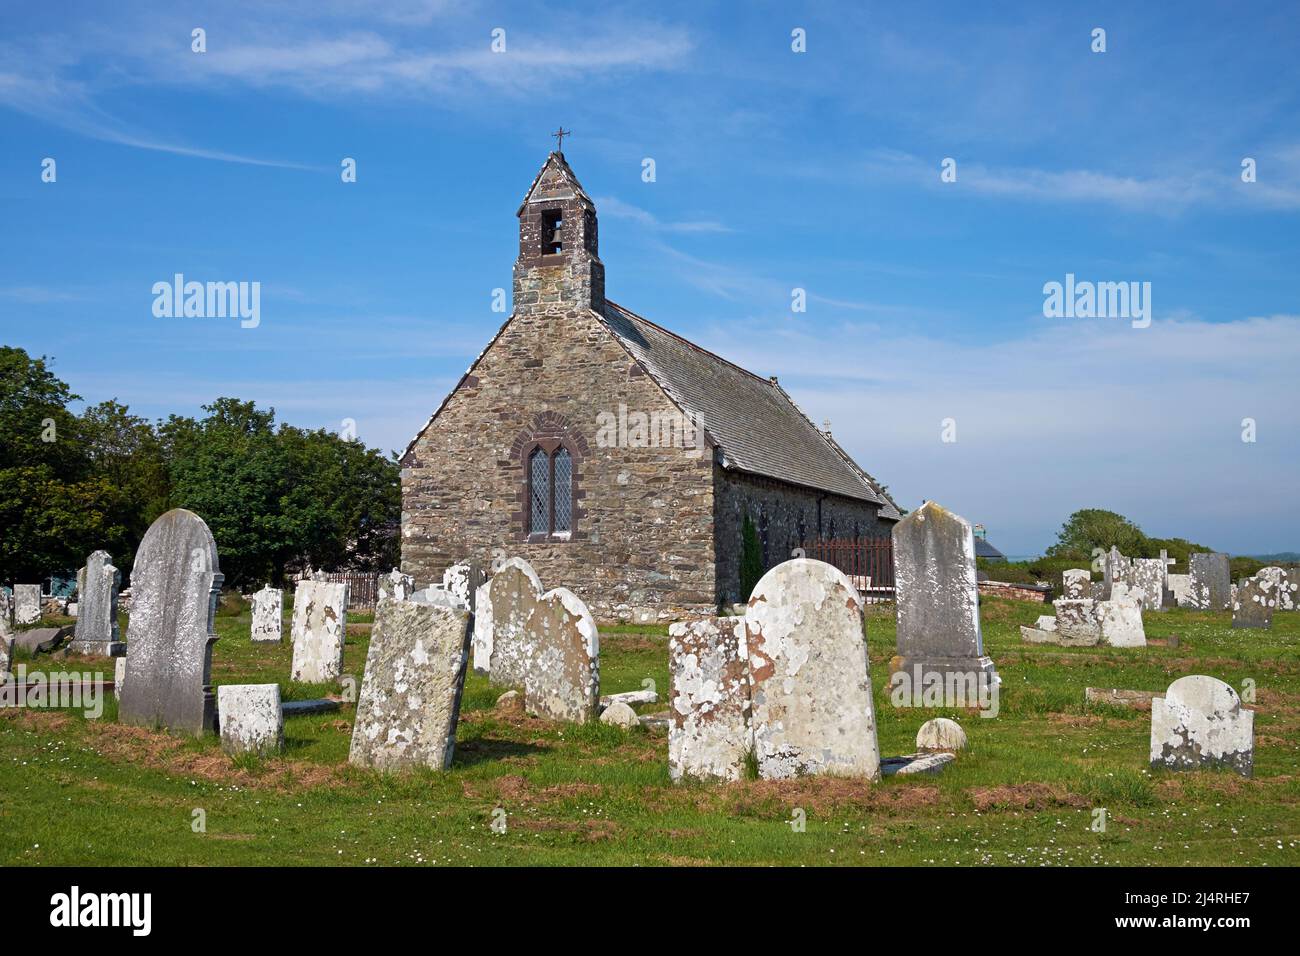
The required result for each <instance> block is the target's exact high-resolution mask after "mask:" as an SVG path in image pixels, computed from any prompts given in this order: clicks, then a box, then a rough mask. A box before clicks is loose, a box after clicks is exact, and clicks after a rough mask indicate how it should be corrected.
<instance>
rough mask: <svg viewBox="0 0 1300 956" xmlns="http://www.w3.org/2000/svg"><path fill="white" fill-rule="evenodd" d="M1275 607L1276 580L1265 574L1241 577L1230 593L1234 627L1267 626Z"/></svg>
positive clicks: (1269, 625) (1271, 619)
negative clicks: (1235, 588)
mask: <svg viewBox="0 0 1300 956" xmlns="http://www.w3.org/2000/svg"><path fill="white" fill-rule="evenodd" d="M1275 607H1277V582H1276V581H1275V580H1274V579H1273V578H1272V577H1270V576H1268V575H1265V574H1262V573H1261V574H1256V575H1255V576H1254V577H1253V578H1243V579H1242V581H1241V583H1240V584H1238V585H1237V590H1236V591H1235V592H1234V593H1233V595H1232V626H1233V627H1234V628H1246V627H1253V628H1269V627H1272V626H1273V609H1274V608H1275Z"/></svg>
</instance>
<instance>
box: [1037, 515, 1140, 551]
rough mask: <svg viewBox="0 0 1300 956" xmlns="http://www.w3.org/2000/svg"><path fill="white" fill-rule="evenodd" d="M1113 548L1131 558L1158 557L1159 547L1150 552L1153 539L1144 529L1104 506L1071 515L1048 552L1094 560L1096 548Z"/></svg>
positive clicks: (1105, 549)
mask: <svg viewBox="0 0 1300 956" xmlns="http://www.w3.org/2000/svg"><path fill="white" fill-rule="evenodd" d="M1112 547H1117V548H1119V549H1120V551H1121V552H1123V553H1124V554H1125V555H1127V556H1128V557H1131V558H1154V557H1158V556H1159V549H1158V548H1157V549H1156V550H1155V552H1153V553H1148V552H1150V551H1151V541H1150V539H1149V538H1147V536H1146V535H1145V534H1143V533H1142V529H1141V528H1139V527H1138V526H1137V525H1136V524H1134V523H1133V522H1132V521H1129V520H1128V518H1125V517H1124V516H1123V515H1120V514H1116V513H1115V512H1113V511H1105V510H1103V509H1101V508H1083V509H1081V510H1079V511H1076V512H1075V513H1074V514H1072V515H1070V517H1069V518H1068V519H1067V520H1066V522H1065V524H1063V525H1062V526H1061V530H1060V532H1059V533H1058V534H1057V537H1056V544H1054V545H1052V546H1051V547H1050V548H1048V549H1047V553H1048V555H1050V556H1051V557H1062V558H1074V559H1076V560H1083V559H1085V558H1086V559H1087V560H1089V561H1091V560H1092V553H1093V549H1094V548H1101V549H1102V550H1103V551H1109V550H1110V549H1111V548H1112Z"/></svg>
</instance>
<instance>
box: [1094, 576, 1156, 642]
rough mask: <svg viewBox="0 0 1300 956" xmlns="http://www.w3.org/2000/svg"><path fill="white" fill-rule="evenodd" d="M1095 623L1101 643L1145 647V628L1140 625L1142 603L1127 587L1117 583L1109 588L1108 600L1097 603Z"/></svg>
mask: <svg viewBox="0 0 1300 956" xmlns="http://www.w3.org/2000/svg"><path fill="white" fill-rule="evenodd" d="M1097 625H1098V627H1099V628H1100V629H1101V643H1103V644H1109V645H1110V646H1111V647H1146V645H1147V635H1146V629H1145V628H1144V627H1143V626H1142V605H1141V603H1140V602H1139V600H1138V599H1137V597H1135V596H1134V595H1133V593H1132V592H1130V591H1129V589H1128V588H1127V587H1126V586H1125V585H1123V584H1121V583H1119V582H1118V581H1117V582H1115V585H1114V586H1113V587H1112V588H1111V598H1110V600H1109V601H1100V602H1098V604H1097Z"/></svg>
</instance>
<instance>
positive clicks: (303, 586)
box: [290, 581, 348, 684]
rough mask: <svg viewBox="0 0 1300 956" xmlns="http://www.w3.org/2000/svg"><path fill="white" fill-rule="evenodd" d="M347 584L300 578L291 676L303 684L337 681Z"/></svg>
mask: <svg viewBox="0 0 1300 956" xmlns="http://www.w3.org/2000/svg"><path fill="white" fill-rule="evenodd" d="M347 610H348V586H347V585H346V584H335V583H332V582H328V581H299V582H298V589H297V591H295V592H294V596H293V624H292V627H291V630H290V635H291V639H292V641H293V670H292V672H291V676H292V679H293V680H295V681H300V682H302V683H304V684H322V683H327V682H329V681H334V680H338V678H339V676H340V675H341V674H342V673H343V644H344V641H345V640H346V638H347V629H348V628H347V619H348V614H347Z"/></svg>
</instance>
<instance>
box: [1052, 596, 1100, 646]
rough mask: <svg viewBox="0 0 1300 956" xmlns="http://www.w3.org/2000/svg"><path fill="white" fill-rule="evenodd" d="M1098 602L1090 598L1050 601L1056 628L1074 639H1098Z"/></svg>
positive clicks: (1094, 640) (1093, 640)
mask: <svg viewBox="0 0 1300 956" xmlns="http://www.w3.org/2000/svg"><path fill="white" fill-rule="evenodd" d="M1098 603H1100V602H1097V601H1094V600H1092V598H1057V599H1056V600H1055V601H1053V602H1052V606H1053V607H1054V608H1055V609H1056V630H1057V631H1058V632H1060V634H1062V635H1063V636H1065V637H1068V638H1071V639H1073V640H1075V641H1088V640H1091V641H1092V642H1093V643H1095V642H1096V641H1099V640H1100V639H1101V624H1100V622H1099V621H1098V617H1097V605H1098Z"/></svg>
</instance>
